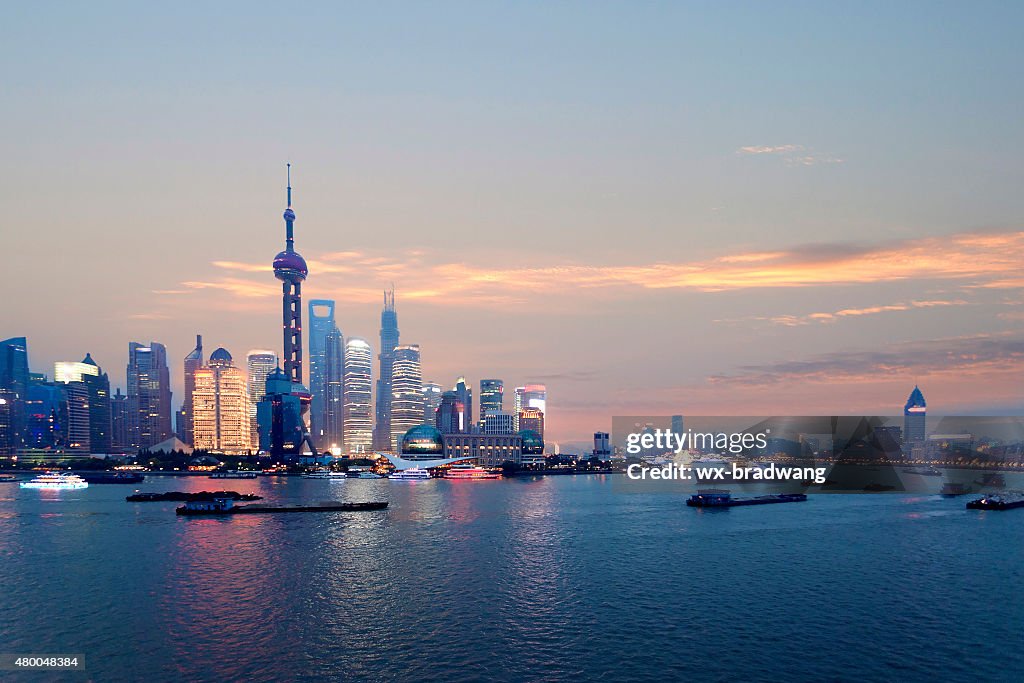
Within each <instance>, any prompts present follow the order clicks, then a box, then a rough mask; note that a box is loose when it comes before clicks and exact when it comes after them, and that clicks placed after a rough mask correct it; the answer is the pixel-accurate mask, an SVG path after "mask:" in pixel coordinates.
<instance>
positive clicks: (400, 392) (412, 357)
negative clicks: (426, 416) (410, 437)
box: [391, 344, 423, 453]
mask: <svg viewBox="0 0 1024 683" xmlns="http://www.w3.org/2000/svg"><path fill="white" fill-rule="evenodd" d="M420 424H423V375H422V372H421V369H420V347H419V345H418V344H404V345H400V346H398V347H396V348H395V357H394V364H393V366H392V370H391V448H392V449H393V450H391V452H392V453H398V452H400V451H399V450H398V449H400V448H401V447H402V444H401V439H402V436H403V435H405V433H406V432H407V431H409V430H410V429H412V428H413V427H415V426H417V425H420Z"/></svg>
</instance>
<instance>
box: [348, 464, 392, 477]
mask: <svg viewBox="0 0 1024 683" xmlns="http://www.w3.org/2000/svg"><path fill="white" fill-rule="evenodd" d="M348 478H349V479H383V478H384V477H383V476H382V475H380V474H377V473H376V472H371V471H370V470H364V469H361V468H354V467H350V468H349V470H348Z"/></svg>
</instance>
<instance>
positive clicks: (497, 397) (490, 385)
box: [480, 379, 505, 424]
mask: <svg viewBox="0 0 1024 683" xmlns="http://www.w3.org/2000/svg"><path fill="white" fill-rule="evenodd" d="M504 398H505V383H504V382H503V381H501V380H500V379H482V380H480V424H483V422H484V418H485V417H486V416H487V413H500V412H501V411H502V410H504Z"/></svg>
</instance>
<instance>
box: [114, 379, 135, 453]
mask: <svg viewBox="0 0 1024 683" xmlns="http://www.w3.org/2000/svg"><path fill="white" fill-rule="evenodd" d="M129 422H130V420H129V417H128V397H127V396H126V395H125V394H122V393H121V387H118V388H117V393H115V394H114V395H113V396H111V397H110V450H111V451H112V452H114V453H127V452H129V451H130V450H131V438H130V437H129V436H128V423H129Z"/></svg>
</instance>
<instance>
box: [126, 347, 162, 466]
mask: <svg viewBox="0 0 1024 683" xmlns="http://www.w3.org/2000/svg"><path fill="white" fill-rule="evenodd" d="M127 375H128V420H129V422H128V438H129V441H130V442H131V446H132V447H134V448H149V447H150V446H152V445H154V444H158V443H160V442H161V441H163V440H164V439H167V438H168V437H170V436H171V434H172V431H171V375H170V371H169V370H168V368H167V348H166V347H165V346H164V345H163V344H160V343H157V342H150V343H149V344H141V343H139V342H130V343H129V344H128V369H127Z"/></svg>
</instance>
